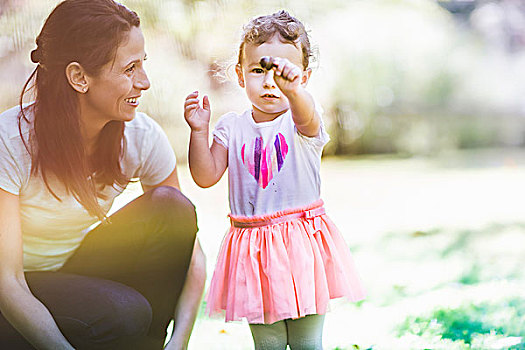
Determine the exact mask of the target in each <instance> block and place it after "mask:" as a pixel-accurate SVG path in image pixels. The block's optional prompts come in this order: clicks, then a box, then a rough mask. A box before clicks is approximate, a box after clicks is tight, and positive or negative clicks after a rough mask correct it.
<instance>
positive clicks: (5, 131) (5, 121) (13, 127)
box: [0, 105, 33, 139]
mask: <svg viewBox="0 0 525 350" xmlns="http://www.w3.org/2000/svg"><path fill="white" fill-rule="evenodd" d="M27 107H28V105H24V108H25V110H24V115H25V118H26V120H31V119H32V118H33V116H32V113H31V110H30V108H27ZM20 113H21V109H20V106H14V107H12V108H9V109H8V110H6V111H4V112H2V113H0V137H1V138H2V139H6V138H8V139H12V138H20V129H19V127H18V122H19V119H20ZM20 127H21V128H22V133H24V134H25V133H27V132H28V130H29V128H28V125H27V122H24V121H23V120H22V123H21V125H20Z"/></svg>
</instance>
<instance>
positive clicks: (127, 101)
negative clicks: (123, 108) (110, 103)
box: [124, 97, 139, 106]
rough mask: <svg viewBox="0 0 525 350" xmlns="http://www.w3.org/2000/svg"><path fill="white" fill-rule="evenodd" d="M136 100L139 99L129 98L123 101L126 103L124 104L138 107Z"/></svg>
mask: <svg viewBox="0 0 525 350" xmlns="http://www.w3.org/2000/svg"><path fill="white" fill-rule="evenodd" d="M138 99H139V98H138V97H130V98H126V99H124V101H126V103H128V104H130V105H132V106H138V105H139V102H138Z"/></svg>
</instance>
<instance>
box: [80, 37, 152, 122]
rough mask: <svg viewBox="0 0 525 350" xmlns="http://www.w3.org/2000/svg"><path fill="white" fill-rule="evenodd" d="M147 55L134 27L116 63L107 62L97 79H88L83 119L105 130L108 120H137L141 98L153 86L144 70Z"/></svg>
mask: <svg viewBox="0 0 525 350" xmlns="http://www.w3.org/2000/svg"><path fill="white" fill-rule="evenodd" d="M145 59H146V53H145V51H144V36H143V35H142V31H141V30H140V28H138V27H132V28H131V30H130V31H129V33H128V35H127V38H125V39H124V40H123V42H122V43H121V45H120V46H119V47H118V48H117V52H116V55H115V60H114V61H111V62H109V63H107V64H106V65H105V66H104V67H103V68H102V70H101V72H100V73H99V74H98V75H97V76H94V77H92V76H87V79H88V84H89V85H88V91H87V93H86V94H84V96H83V97H84V98H85V102H86V103H82V104H81V106H82V107H81V108H82V110H81V113H82V119H83V121H84V122H86V123H88V124H89V125H90V126H92V127H95V128H98V127H100V128H102V127H103V126H104V125H105V124H106V123H107V122H109V121H130V120H132V119H133V118H134V117H135V111H136V109H137V107H138V105H139V97H140V96H141V94H142V91H143V90H147V89H148V88H149V87H150V82H149V80H148V76H147V75H146V72H145V70H144V67H143V63H144V60H145Z"/></svg>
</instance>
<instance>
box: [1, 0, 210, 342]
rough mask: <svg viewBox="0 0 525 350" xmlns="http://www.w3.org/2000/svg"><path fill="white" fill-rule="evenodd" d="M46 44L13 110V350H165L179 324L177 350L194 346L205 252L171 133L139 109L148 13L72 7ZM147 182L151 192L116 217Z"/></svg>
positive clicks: (5, 324)
mask: <svg viewBox="0 0 525 350" xmlns="http://www.w3.org/2000/svg"><path fill="white" fill-rule="evenodd" d="M36 43H37V48H36V49H35V50H34V51H33V52H32V53H31V59H32V60H33V62H35V63H38V65H37V68H36V69H35V71H34V72H33V74H32V75H31V76H30V78H29V79H28V82H27V83H26V85H25V86H24V89H23V92H22V96H21V98H20V101H22V97H23V96H24V94H25V93H26V92H27V90H28V86H29V84H31V83H32V82H33V80H34V89H33V91H34V102H33V103H31V104H28V105H22V102H20V106H18V107H16V108H12V109H10V110H8V111H6V112H4V113H3V114H2V115H0V208H1V210H0V242H1V244H0V348H1V349H32V348H37V349H73V348H76V349H161V348H162V347H163V343H164V338H165V336H166V326H167V325H168V323H169V321H170V320H171V319H174V320H175V328H174V332H173V336H172V338H171V340H170V342H169V343H168V345H167V347H166V348H167V349H181V348H185V347H186V346H187V343H188V340H189V335H190V333H191V329H192V327H193V323H194V321H195V317H196V313H197V309H198V306H199V304H200V300H201V296H202V291H203V287H204V280H205V263H204V255H203V253H202V250H201V249H200V246H199V244H198V242H197V241H196V240H195V234H196V232H197V225H196V216H195V210H194V207H193V205H192V204H191V202H190V201H189V200H188V199H186V198H185V197H184V196H183V195H182V194H181V193H180V192H179V190H178V188H179V182H178V178H177V170H176V161H175V156H174V153H173V150H172V149H171V147H170V145H169V142H168V140H167V138H166V135H165V134H164V133H163V132H162V130H161V129H160V127H159V126H158V124H156V123H155V122H154V121H153V120H152V119H151V118H149V117H148V116H146V115H145V114H143V113H138V112H136V108H137V107H138V105H139V98H140V96H141V94H142V92H143V91H144V90H147V89H148V88H149V86H150V83H149V81H148V78H147V76H146V73H145V71H144V67H143V63H144V60H145V59H146V54H145V52H144V38H143V35H142V32H141V30H140V20H139V17H138V16H137V14H136V13H135V12H133V11H130V10H129V9H127V8H126V7H124V6H123V5H120V4H118V3H116V2H114V1H113V0H66V1H64V2H62V3H60V4H59V5H58V6H57V7H56V8H55V9H54V10H53V12H52V13H51V14H50V15H49V17H48V18H47V20H46V22H45V23H44V26H43V28H42V31H41V33H40V34H39V36H38V37H37V40H36ZM137 177H138V178H139V179H140V180H141V184H142V187H143V189H144V191H145V194H144V195H143V196H141V197H139V198H138V199H136V200H134V201H133V202H131V203H129V204H128V205H127V206H125V207H124V208H122V209H121V210H119V211H118V212H117V213H115V214H113V215H111V216H110V217H106V213H107V211H108V210H109V207H110V206H111V204H112V202H113V199H114V198H115V196H116V195H118V194H119V193H120V192H122V190H123V188H124V187H125V186H126V185H127V184H128V182H129V181H130V179H131V178H137ZM98 221H101V222H102V223H101V224H100V225H98V226H96V227H95V228H93V226H95V225H96V223H97V222H98ZM193 247H195V249H193ZM192 252H193V254H192ZM190 261H191V263H190ZM188 269H189V270H188ZM187 271H188V276H187V278H186V273H187Z"/></svg>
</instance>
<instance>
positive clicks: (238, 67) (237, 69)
mask: <svg viewBox="0 0 525 350" xmlns="http://www.w3.org/2000/svg"><path fill="white" fill-rule="evenodd" d="M235 73H237V79H238V80H237V81H238V82H239V86H240V87H242V88H244V87H245V86H246V85H245V84H244V75H243V74H242V67H241V65H240V63H238V64H236V65H235Z"/></svg>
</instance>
